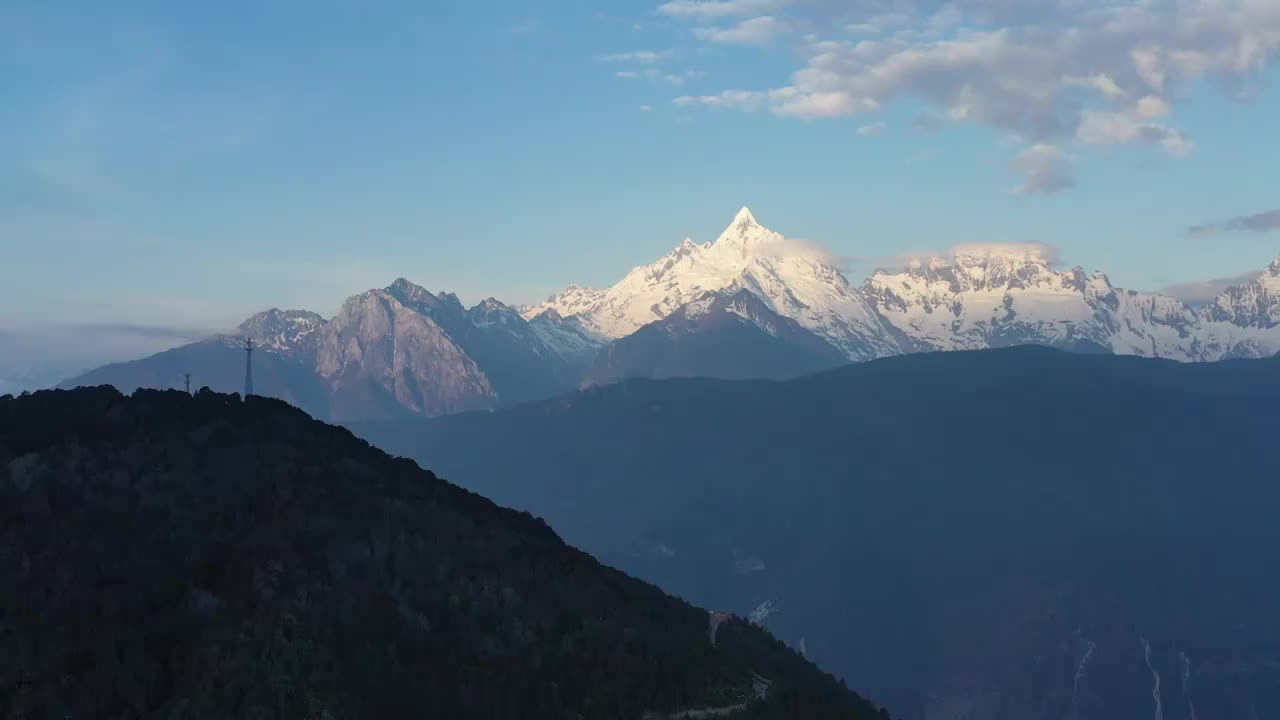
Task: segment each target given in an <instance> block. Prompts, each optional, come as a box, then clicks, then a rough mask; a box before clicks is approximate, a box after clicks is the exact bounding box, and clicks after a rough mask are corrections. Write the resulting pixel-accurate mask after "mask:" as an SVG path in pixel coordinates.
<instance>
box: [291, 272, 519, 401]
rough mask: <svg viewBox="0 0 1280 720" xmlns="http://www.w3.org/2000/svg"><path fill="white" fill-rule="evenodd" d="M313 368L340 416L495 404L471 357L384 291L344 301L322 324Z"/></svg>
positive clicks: (439, 329)
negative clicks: (333, 315) (336, 311)
mask: <svg viewBox="0 0 1280 720" xmlns="http://www.w3.org/2000/svg"><path fill="white" fill-rule="evenodd" d="M315 370H316V372H317V373H318V374H319V375H320V377H321V378H323V379H324V380H325V381H326V382H327V383H328V385H329V388H330V390H331V394H332V400H331V401H330V406H331V409H330V416H331V417H333V418H335V419H339V420H343V419H352V418H363V417H378V416H381V415H394V414H396V413H399V412H402V410H401V409H402V408H403V409H405V410H408V411H409V412H413V413H417V414H424V415H438V414H447V413H453V412H462V411H465V410H476V409H481V408H490V407H494V406H496V405H497V394H496V392H495V391H494V389H493V386H492V384H491V383H490V382H489V379H488V377H486V376H485V374H484V373H483V371H481V370H480V368H479V366H477V365H476V363H475V361H474V360H472V359H471V358H470V357H469V356H468V355H467V354H466V352H465V351H463V350H462V349H461V348H460V347H459V346H458V345H457V344H456V343H455V342H454V341H453V339H452V338H451V337H450V336H449V334H448V333H447V332H445V330H444V329H443V328H442V327H440V325H439V324H438V323H437V322H436V321H435V320H434V319H433V318H432V317H431V316H430V315H427V314H424V313H421V312H415V311H413V310H411V309H410V308H407V307H406V306H405V305H403V304H402V303H401V302H400V301H399V300H398V299H397V298H396V297H395V295H394V294H392V292H391V291H389V290H370V291H369V292H366V293H364V294H362V295H358V296H356V297H354V298H351V299H349V300H347V302H346V303H344V304H343V306H342V309H341V310H339V311H338V315H337V316H336V317H334V318H333V320H331V321H330V322H329V323H328V324H327V325H326V326H325V329H324V332H323V333H322V336H321V338H320V343H319V347H318V349H317V352H316V358H315Z"/></svg>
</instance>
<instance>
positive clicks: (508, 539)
mask: <svg viewBox="0 0 1280 720" xmlns="http://www.w3.org/2000/svg"><path fill="white" fill-rule="evenodd" d="M0 578H3V581H2V582H0V717H4V718H64V717H70V718H77V719H79V718H136V717H163V718H397V717H406V718H407V717H412V718H421V717H438V718H450V719H452V718H469V717H476V718H481V717H483V718H635V719H638V718H640V717H641V716H642V715H643V714H644V713H645V712H648V711H674V710H677V709H689V708H699V707H708V706H717V705H724V704H729V703H734V702H738V701H739V700H740V699H741V698H743V697H744V696H745V695H746V694H747V693H748V692H749V688H750V680H751V673H752V672H757V673H760V674H761V675H763V676H765V677H767V678H770V679H771V680H773V681H774V686H773V691H772V692H771V693H770V694H769V698H768V700H767V701H766V702H764V703H758V704H756V705H753V706H752V708H751V710H750V712H748V713H743V714H739V715H738V716H737V717H758V718H763V717H769V718H782V717H841V718H880V717H887V715H882V714H881V713H880V712H878V711H877V710H875V709H874V708H873V707H872V706H871V705H869V704H868V703H866V702H865V701H863V700H861V699H860V698H858V697H856V696H855V695H853V694H852V693H849V692H848V691H847V690H844V689H843V688H842V687H841V686H840V685H839V684H838V683H837V682H836V681H835V680H834V679H832V678H831V677H830V676H827V675H825V674H822V673H820V672H819V671H818V670H817V669H816V668H814V667H813V665H811V664H810V663H808V662H807V661H804V660H802V659H801V658H800V657H799V656H797V655H795V654H794V653H792V652H791V651H790V650H788V649H787V648H786V647H785V646H783V645H782V644H781V643H779V642H778V641H776V640H774V639H773V638H772V637H770V636H769V635H768V634H767V633H765V632H763V631H761V630H759V629H758V628H754V627H751V626H749V625H747V624H745V623H742V622H735V623H731V624H729V625H726V626H725V627H722V628H721V629H720V632H719V642H718V644H717V645H716V646H715V647H713V646H712V645H711V644H710V643H709V642H708V616H707V613H706V612H705V611H702V610H699V609H697V608H695V607H693V606H691V605H688V604H686V603H684V602H681V601H679V600H676V599H673V598H671V597H669V596H667V595H664V594H663V593H662V592H661V591H659V590H658V589H657V588H655V587H653V586H651V585H647V584H645V583H643V582H640V581H638V580H635V579H633V578H630V577H628V576H626V575H624V574H622V573H620V572H618V571H615V570H612V569H610V568H607V567H604V566H602V565H600V564H599V563H598V562H596V561H595V560H594V559H592V558H591V557H590V556H588V555H587V554H585V553H583V552H580V551H578V550H576V549H574V548H572V547H570V546H568V545H566V544H564V542H562V541H561V540H560V539H559V538H558V537H557V536H556V535H555V534H554V533H553V532H552V531H551V530H550V529H549V528H548V527H547V526H546V525H545V524H544V523H542V522H541V521H539V520H537V519H535V518H533V517H531V516H529V515H527V514H522V513H517V512H514V511H510V510H505V509H502V508H499V507H497V506H496V505H494V504H493V503H491V502H490V501H488V500H486V499H484V498H482V497H480V496H478V495H474V494H472V493H470V492H467V491H465V490H462V489H459V488H457V487H455V486H453V485H450V484H449V483H446V482H444V481H442V480H440V479H438V478H436V477H435V476H434V475H432V474H430V473H428V472H424V471H423V470H421V469H419V468H418V466H417V465H415V464H414V463H413V462H411V461H408V460H395V459H392V458H389V457H388V456H386V455H385V454H383V453H382V452H380V451H378V450H375V449H374V448H371V447H370V446H368V445H367V444H366V443H364V442H363V441H361V440H358V439H356V438H355V437H353V436H352V435H351V434H350V433H348V432H347V431H345V430H342V429H339V428H334V427H330V426H327V425H324V424H322V423H319V422H317V421H314V420H312V419H311V418H309V417H307V416H306V415H304V414H303V413H301V412H300V411H298V410H295V409H293V408H292V407H290V406H288V405H286V404H285V403H283V402H280V401H276V400H265V399H259V398H250V399H249V400H248V401H247V402H241V401H240V400H239V399H238V398H236V397H235V396H227V395H218V394H214V393H211V392H207V391H202V392H201V393H200V394H198V395H197V396H196V397H194V398H192V397H188V396H187V395H185V394H183V393H180V392H173V391H168V392H157V391H139V392H138V393H136V394H135V395H134V396H133V397H132V398H130V397H125V396H122V395H120V394H119V393H117V392H116V391H115V390H112V389H109V388H90V389H82V390H77V391H71V392H44V393H37V394H35V395H32V396H24V397H20V398H11V397H5V398H3V399H0Z"/></svg>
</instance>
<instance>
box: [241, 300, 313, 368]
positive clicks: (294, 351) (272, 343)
mask: <svg viewBox="0 0 1280 720" xmlns="http://www.w3.org/2000/svg"><path fill="white" fill-rule="evenodd" d="M326 324H327V321H326V320H325V319H324V318H322V317H320V316H319V315H317V314H316V313H313V312H309V311H306V310H279V309H276V308H272V309H271V310H268V311H266V312H261V313H258V314H257V315H254V316H253V317H251V318H249V319H248V320H245V321H244V322H242V323H240V327H238V328H237V329H236V332H235V333H234V334H232V335H229V336H228V340H229V341H232V342H239V341H242V340H243V339H244V338H249V339H251V340H253V343H254V345H255V346H257V347H258V348H259V349H261V350H266V351H268V352H273V353H276V354H279V355H283V356H285V357H288V358H290V359H296V360H301V361H304V362H305V361H308V360H310V359H311V358H312V357H314V356H315V354H316V352H317V350H318V349H319V347H320V337H321V332H322V331H323V330H324V327H325V325H326Z"/></svg>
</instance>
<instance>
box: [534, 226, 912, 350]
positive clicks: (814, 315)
mask: <svg viewBox="0 0 1280 720" xmlns="http://www.w3.org/2000/svg"><path fill="white" fill-rule="evenodd" d="M740 289H745V290H749V291H750V292H752V293H754V294H755V295H757V296H758V297H759V298H760V299H761V300H763V301H764V302H765V304H766V305H768V307H769V309H770V310H771V311H773V312H775V313H777V314H778V315H781V316H783V317H787V318H791V319H792V320H795V321H796V322H797V323H799V324H800V326H801V327H804V328H806V329H808V330H810V331H812V332H814V333H816V334H818V335H819V336H821V337H823V338H825V339H826V340H827V341H828V342H830V343H831V344H832V345H834V346H835V347H837V348H838V349H839V350H840V351H841V352H843V353H844V354H845V356H846V357H848V358H849V359H852V360H867V359H871V358H874V357H881V356H884V355H892V354H896V353H897V352H899V347H898V344H897V342H896V341H895V339H894V338H893V337H891V335H890V334H889V333H888V332H887V331H886V330H885V328H884V327H882V325H881V323H880V320H879V318H877V317H876V314H875V312H874V311H873V310H872V308H871V307H870V306H869V305H868V304H867V302H866V301H865V300H864V299H863V297H862V296H861V294H860V293H859V292H858V290H857V288H855V287H853V286H851V285H849V283H848V281H847V280H845V278H844V276H843V275H841V274H840V271H839V270H837V269H836V267H835V266H834V265H832V264H831V263H830V262H828V261H827V260H826V259H825V258H824V257H823V256H822V255H821V253H818V252H816V251H814V250H813V249H812V248H809V247H808V246H806V245H805V244H803V243H797V242H795V241H789V240H787V238H785V237H783V236H782V235H780V234H779V233H776V232H774V231H772V230H770V229H768V228H766V227H764V226H762V225H760V223H758V222H757V221H756V219H755V216H754V215H752V214H751V211H750V210H748V209H747V208H743V209H742V211H741V212H739V213H738V216H737V217H735V218H734V220H733V223H732V224H731V225H730V226H729V227H728V228H727V229H726V230H725V231H724V233H723V234H721V236H720V237H719V238H718V239H716V240H715V241H714V242H709V243H705V244H702V245H698V244H695V243H694V242H693V241H692V240H688V239H686V240H685V241H684V242H683V243H681V244H680V246H679V247H677V248H676V249H675V250H673V251H672V252H671V253H670V254H668V255H667V256H666V257H664V258H662V259H660V260H658V261H657V262H656V263H654V264H652V265H646V266H641V267H637V268H635V269H633V270H632V271H631V272H630V273H628V274H627V276H626V277H625V278H623V279H622V281H621V282H619V283H618V284H617V285H614V286H613V287H611V288H609V289H607V290H591V289H584V288H579V287H576V286H575V287H570V288H569V289H568V290H566V291H565V292H563V293H561V294H559V295H556V296H554V297H551V298H549V299H548V300H547V301H546V302H544V303H542V304H540V305H536V306H533V307H530V308H526V309H525V316H526V317H533V316H536V315H538V314H539V313H542V312H544V311H546V310H548V309H550V310H555V311H556V312H557V313H559V314H560V315H561V316H564V317H567V316H577V317H578V318H579V319H580V320H581V321H582V323H583V324H584V325H586V326H587V327H588V328H590V329H592V330H595V331H597V332H599V333H601V334H603V335H605V336H607V337H610V338H614V339H617V338H621V337H625V336H627V335H630V334H631V333H633V332H635V331H637V330H639V329H640V328H641V327H643V326H645V325H647V324H649V323H652V322H656V321H659V320H662V319H664V318H666V317H667V316H669V315H671V314H672V313H673V312H675V311H676V310H678V309H679V308H681V307H683V306H684V305H686V304H688V303H690V302H694V301H696V300H698V299H700V298H702V297H703V295H704V294H706V293H707V292H719V291H723V290H729V291H736V290H740Z"/></svg>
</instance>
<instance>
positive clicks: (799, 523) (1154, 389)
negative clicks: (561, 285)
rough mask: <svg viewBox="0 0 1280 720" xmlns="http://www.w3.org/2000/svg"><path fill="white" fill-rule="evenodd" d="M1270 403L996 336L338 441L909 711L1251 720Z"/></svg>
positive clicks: (1269, 485) (1275, 600) (1258, 688)
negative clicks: (533, 526)
mask: <svg viewBox="0 0 1280 720" xmlns="http://www.w3.org/2000/svg"><path fill="white" fill-rule="evenodd" d="M1086 283H1087V279H1086ZM1055 287H1056V286H1055ZM1276 407H1280V358H1267V359H1262V360H1237V361H1229V362H1221V363H1196V364H1190V363H1177V362H1172V361H1167V360H1154V359H1143V358H1135V357H1117V356H1111V355H1081V354H1069V353H1063V352H1057V351H1053V350H1049V349H1044V348H1034V347H1020V348H1010V349H1003V350H987V351H982V352H951V353H933V354H912V355H906V356H902V357H895V358H888V359H883V360H877V361H872V362H869V363H860V364H855V365H848V366H845V367H841V368H839V369H837V370H833V371H830V372H826V373H822V374H819V375H814V376H808V377H805V378H801V379H797V380H792V381H788V382H782V383H778V382H762V381H737V382H724V381H711V380H705V379H674V380H662V381H654V380H631V381H624V382H621V383H617V384H614V385H610V386H603V387H593V388H591V389H589V390H585V391H582V392H580V393H576V394H574V395H570V396H566V397H562V398H559V399H556V400H552V401H547V402H545V403H536V404H531V405H526V406H521V407H517V408H511V409H507V410H502V411H498V412H496V413H472V414H467V415H460V416H454V417H449V418H440V419H436V420H432V421H430V422H420V421H414V422H403V423H383V424H378V425H361V426H358V427H356V428H355V429H356V430H357V432H359V433H360V434H362V435H363V436H365V437H367V438H369V439H370V440H371V441H373V442H375V443H376V444H378V445H379V446H380V447H383V448H385V449H387V450H388V451H390V452H393V453H403V454H405V455H408V456H410V457H419V458H423V459H427V458H429V459H430V460H431V461H432V462H433V463H434V464H435V465H436V466H437V467H438V468H440V469H441V470H442V471H443V472H447V473H448V474H449V476H450V477H451V478H453V479H455V480H456V481H458V482H460V483H462V484H463V485H464V486H466V487H468V488H471V489H473V490H476V491H477V492H481V493H483V494H485V495H486V496H488V497H492V498H494V499H495V500H496V501H497V502H499V503H502V504H505V505H508V506H510V507H514V508H518V509H523V510H527V511H529V512H532V513H535V514H537V515H539V516H541V517H545V518H546V519H547V520H548V522H550V523H551V525H552V526H553V527H554V528H556V530H557V531H558V532H560V533H562V534H563V535H564V537H565V538H566V539H567V540H569V541H570V542H574V543H578V544H580V545H581V546H582V547H584V548H586V549H587V550H588V551H590V552H592V553H594V554H596V555H597V556H598V557H600V558H602V559H603V560H604V561H606V562H609V563H612V564H615V565H617V566H618V567H620V568H622V569H623V570H625V571H627V572H629V573H632V574H634V575H636V576H638V577H640V578H643V579H645V580H649V581H651V582H655V583H657V584H658V585H659V586H661V587H663V588H665V589H667V590H668V591H671V592H674V593H676V594H678V595H680V596H682V597H686V598H689V599H691V600H692V601H694V602H697V603H699V604H703V605H707V606H711V607H716V608H721V609H725V610H729V611H733V612H736V613H739V614H740V615H744V616H748V615H749V616H753V617H756V618H757V619H759V620H760V621H761V622H763V623H764V624H765V625H766V626H767V627H769V628H770V630H771V631H773V632H774V633H776V634H778V635H779V637H781V638H782V639H784V640H785V641H786V642H788V643H789V644H791V645H792V647H795V648H803V649H804V650H805V652H806V653H807V656H808V657H810V658H812V659H813V660H815V661H816V662H817V663H818V664H819V666H821V667H824V668H826V669H828V670H830V671H833V672H836V673H837V674H839V675H841V676H843V677H844V678H845V679H846V680H847V682H848V683H849V684H850V686H851V687H854V688H855V689H857V690H859V691H860V692H865V693H867V694H869V695H870V696H872V697H876V698H878V699H880V700H881V701H882V702H885V703H887V704H889V705H890V706H891V707H893V708H894V709H895V712H897V713H900V714H901V715H902V716H903V717H904V718H907V720H955V719H957V718H964V719H965V720H1064V719H1068V720H1133V718H1151V717H1156V718H1162V719H1163V720H1194V719H1195V718H1200V719H1205V718H1215V719H1216V720H1255V719H1256V718H1269V717H1280V616H1277V614H1276V612H1275V610H1274V608H1275V607H1277V606H1278V605H1280V578H1277V575H1276V574H1275V573H1270V572H1264V571H1260V570H1259V568H1266V567H1270V566H1271V564H1272V560H1273V559H1274V556H1275V554H1276V553H1277V552H1280V528H1277V526H1276V523H1275V520H1274V518H1275V517H1276V516H1277V514H1278V513H1280V485H1278V484H1277V483H1276V482H1275V481H1276V477H1277V476H1276V470H1275V467H1274V465H1275V463H1274V455H1275V453H1274V446H1275V430H1276V419H1275V418H1276ZM516 472H518V473H519V481H518V482H512V481H511V480H510V478H511V477H514V475H513V473H516Z"/></svg>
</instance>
